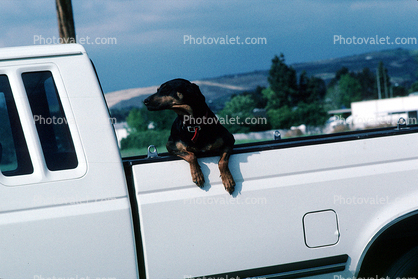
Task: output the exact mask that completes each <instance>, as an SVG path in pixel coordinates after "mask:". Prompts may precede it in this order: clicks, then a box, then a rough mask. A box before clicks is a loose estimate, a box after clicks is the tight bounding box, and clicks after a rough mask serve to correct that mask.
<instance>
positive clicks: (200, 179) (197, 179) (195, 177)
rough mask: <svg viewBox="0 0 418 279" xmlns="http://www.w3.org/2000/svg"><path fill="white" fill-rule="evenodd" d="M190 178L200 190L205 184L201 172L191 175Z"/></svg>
mask: <svg viewBox="0 0 418 279" xmlns="http://www.w3.org/2000/svg"><path fill="white" fill-rule="evenodd" d="M192 178H193V183H195V184H196V185H197V186H199V187H200V188H202V187H203V184H205V178H204V176H203V173H202V171H201V170H199V171H196V172H194V173H192Z"/></svg>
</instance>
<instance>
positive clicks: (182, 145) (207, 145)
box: [144, 78, 235, 194]
mask: <svg viewBox="0 0 418 279" xmlns="http://www.w3.org/2000/svg"><path fill="white" fill-rule="evenodd" d="M144 105H145V106H146V107H147V109H148V110H150V111H157V110H165V109H170V110H172V111H174V112H175V113H177V118H176V119H175V120H174V123H173V125H172V127H171V134H170V137H169V138H168V142H167V145H166V147H167V150H168V152H169V153H171V154H174V155H176V156H178V157H180V158H182V159H184V160H186V161H187V162H188V163H189V164H190V172H191V175H192V180H193V182H194V183H195V184H196V185H197V186H199V187H203V184H204V182H205V179H204V177H203V173H202V171H201V169H200V166H199V164H198V162H197V157H196V153H199V152H206V151H218V152H219V153H220V159H219V162H218V167H219V171H220V175H221V179H222V184H223V185H224V187H225V189H226V191H227V192H228V193H229V194H232V193H233V192H234V189H235V181H234V179H233V177H232V174H231V172H230V170H229V167H228V163H229V157H230V155H231V152H232V150H233V146H234V143H235V139H234V136H233V135H232V134H231V133H230V132H229V131H228V130H227V129H226V128H225V127H224V126H222V125H221V124H220V123H219V121H218V118H217V117H216V116H215V114H214V113H213V112H212V111H211V110H210V109H209V107H208V105H207V104H206V102H205V96H203V94H202V92H200V89H199V86H197V85H196V84H194V83H191V82H190V81H188V80H185V79H181V78H178V79H173V80H170V81H167V82H165V83H163V84H162V85H161V86H160V87H159V88H158V89H157V93H155V94H153V95H151V96H149V97H148V98H146V99H145V100H144ZM196 124H197V125H196Z"/></svg>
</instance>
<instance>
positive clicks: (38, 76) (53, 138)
mask: <svg viewBox="0 0 418 279" xmlns="http://www.w3.org/2000/svg"><path fill="white" fill-rule="evenodd" d="M22 80H23V84H24V86H25V89H26V94H27V95H28V99H29V104H30V107H31V109H32V114H33V119H34V121H35V125H36V129H37V131H38V135H39V139H40V141H41V146H42V151H43V154H44V157H45V161H46V165H47V167H48V169H49V170H51V171H58V170H65V169H74V168H76V167H77V165H78V160H77V155H76V152H75V148H74V143H73V139H72V137H71V133H70V129H69V127H68V122H67V118H66V117H65V113H64V110H63V108H62V104H61V100H60V98H59V95H58V91H57V88H56V86H55V82H54V79H53V77H52V73H51V72H49V71H41V72H28V73H23V74H22Z"/></svg>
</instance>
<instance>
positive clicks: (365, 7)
mask: <svg viewBox="0 0 418 279" xmlns="http://www.w3.org/2000/svg"><path fill="white" fill-rule="evenodd" d="M73 11H74V20H75V27H76V33H77V36H78V38H79V41H80V38H81V40H83V39H84V40H87V39H89V42H90V44H84V47H85V48H86V50H87V52H88V54H89V56H90V58H92V59H93V61H94V63H95V65H96V68H97V71H98V73H99V77H100V80H101V82H102V86H103V90H104V91H105V92H106V93H107V92H111V91H116V90H122V89H127V88H135V87H145V86H151V85H158V84H161V83H163V82H165V81H166V80H169V79H172V78H176V77H183V78H186V79H190V80H194V79H201V78H209V77H217V76H221V75H226V74H236V73H243V72H251V71H254V70H265V69H268V68H269V67H270V64H271V59H272V58H273V57H274V55H276V54H277V55H278V54H280V53H283V54H284V55H285V58H286V61H287V63H289V64H291V63H297V62H307V61H315V60H320V59H328V58H335V57H342V56H346V55H352V54H360V53H364V52H368V51H375V50H383V49H391V48H398V47H402V48H405V49H417V48H418V45H417V44H405V45H404V44H401V45H397V44H395V39H396V38H409V37H412V38H418V20H417V17H418V1H415V0H379V1H375V0H363V1H357V0H322V1H321V0H259V1H255V0H240V1H239V0H226V1H219V0H188V1H182V0H137V1H134V0H127V1H124V0H100V1H99V0H73ZM0 31H1V33H0V34H1V36H0V47H10V46H20V45H33V44H40V43H48V42H51V41H52V40H53V38H54V37H55V38H58V27H57V18H56V11H55V1H54V0H1V1H0ZM185 36H192V37H193V38H195V39H196V43H194V44H189V43H188V42H186V43H185V42H184V39H185ZM334 36H342V37H343V38H353V36H355V37H356V38H369V37H374V38H375V37H376V36H378V37H379V38H381V37H384V38H386V37H389V38H390V40H389V42H390V43H389V44H387V43H386V44H379V45H377V44H374V45H371V44H365V43H364V41H363V43H362V44H354V43H351V44H348V43H346V44H339V43H338V42H337V43H334ZM204 37H205V38H206V42H212V43H211V44H208V43H207V44H203V42H202V43H200V44H198V42H200V41H203V38H204ZM227 37H228V38H237V37H239V39H240V43H241V44H237V43H235V44H219V43H218V44H215V43H214V42H215V40H219V42H221V41H222V39H224V40H225V39H226V38H227ZM40 38H43V39H44V40H41V39H40ZM245 38H265V40H264V41H263V43H262V44H261V43H260V44H244V41H245ZM96 39H98V40H99V41H101V40H103V42H106V41H109V42H111V43H108V44H97V43H95V42H96ZM35 40H37V41H35ZM347 42H348V41H347ZM392 43H393V44H392Z"/></svg>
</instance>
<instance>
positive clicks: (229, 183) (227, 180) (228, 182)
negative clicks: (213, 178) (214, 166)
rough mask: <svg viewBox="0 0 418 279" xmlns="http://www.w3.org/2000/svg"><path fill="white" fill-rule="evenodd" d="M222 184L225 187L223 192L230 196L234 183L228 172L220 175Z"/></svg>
mask: <svg viewBox="0 0 418 279" xmlns="http://www.w3.org/2000/svg"><path fill="white" fill-rule="evenodd" d="M221 179H222V184H223V185H224V187H225V190H226V191H227V192H228V193H229V194H230V195H232V193H233V192H234V190H235V181H234V178H233V177H232V174H231V173H230V172H229V171H228V172H225V173H223V174H221Z"/></svg>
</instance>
